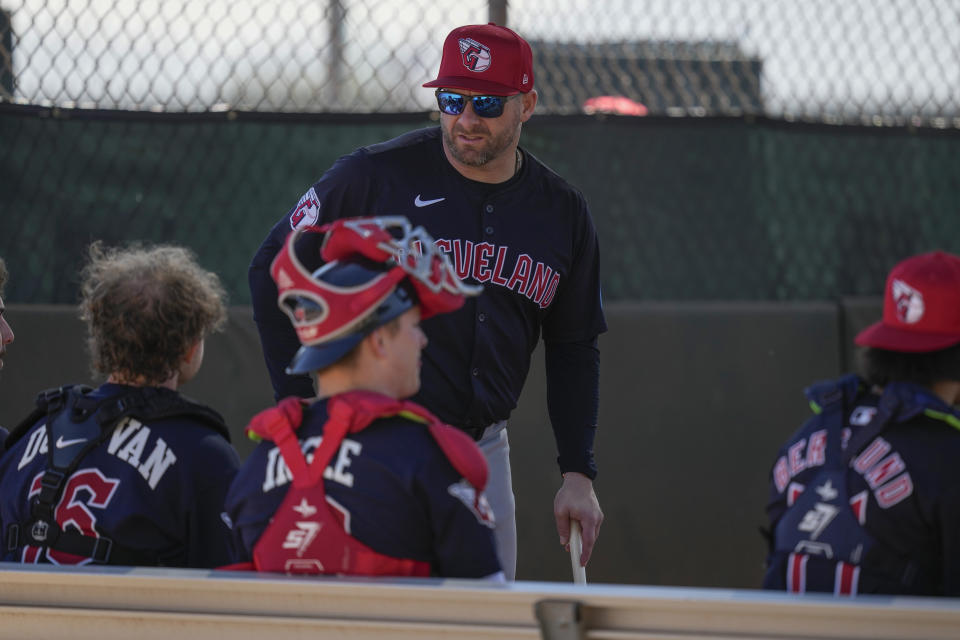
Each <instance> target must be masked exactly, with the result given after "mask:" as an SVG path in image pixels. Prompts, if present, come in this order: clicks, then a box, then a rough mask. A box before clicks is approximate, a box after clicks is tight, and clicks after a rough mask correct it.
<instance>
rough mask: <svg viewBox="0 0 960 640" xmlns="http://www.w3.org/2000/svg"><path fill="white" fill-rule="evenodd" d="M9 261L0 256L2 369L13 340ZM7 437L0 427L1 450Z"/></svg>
mask: <svg viewBox="0 0 960 640" xmlns="http://www.w3.org/2000/svg"><path fill="white" fill-rule="evenodd" d="M7 277H8V274H7V263H6V262H4V261H3V258H0V369H3V356H5V355H6V353H7V345H8V344H10V343H12V342H13V329H11V328H10V324H9V323H8V322H7V318H6V315H5V314H6V311H7V308H6V307H5V306H4V304H3V296H4V295H5V294H4V287H6V286H7ZM6 437H7V430H6V429H4V428H3V427H0V451H3V442H4V440H5V439H6Z"/></svg>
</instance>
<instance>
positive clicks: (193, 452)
mask: <svg viewBox="0 0 960 640" xmlns="http://www.w3.org/2000/svg"><path fill="white" fill-rule="evenodd" d="M130 390H131V387H127V386H125V385H117V384H110V383H107V384H104V385H102V386H101V387H99V388H98V389H95V390H93V391H91V392H90V393H89V394H88V395H87V397H88V398H90V399H94V400H97V399H107V398H112V397H116V396H119V395H121V394H127V393H128V392H129V391H130ZM46 421H47V418H46V417H43V418H41V419H40V420H39V422H37V423H36V424H35V425H34V426H33V427H31V428H30V429H29V430H28V431H27V432H25V433H24V434H23V436H22V437H20V438H19V440H17V441H16V442H15V443H13V446H12V448H11V449H10V450H9V451H7V452H6V453H4V455H3V457H2V458H0V526H2V530H3V531H4V534H5V539H6V535H7V532H8V528H9V527H10V526H11V525H17V524H18V523H19V524H20V526H21V527H22V526H23V523H28V522H29V521H30V519H31V508H30V501H31V497H33V496H36V495H38V491H39V485H40V479H41V478H42V476H43V473H44V470H45V469H46V468H47V448H48V447H50V446H53V447H59V448H63V447H67V446H69V445H70V443H69V442H68V441H67V440H64V439H63V438H62V437H61V438H58V439H57V441H55V442H53V443H50V442H48V438H47V432H46V428H45V425H46ZM239 466H240V460H239V457H238V455H237V453H236V451H235V450H234V449H233V447H232V446H231V445H230V443H229V442H227V440H226V439H225V438H224V436H223V435H221V434H220V433H218V432H217V431H215V430H214V429H213V428H211V427H210V426H209V425H208V424H206V423H204V422H201V421H199V420H195V419H192V418H190V417H187V416H178V417H168V418H161V419H157V420H152V421H149V422H148V423H142V422H141V421H139V420H137V419H136V418H122V419H121V420H120V421H119V422H117V424H116V425H115V426H114V428H113V430H112V433H111V434H110V435H109V436H108V437H107V438H106V439H105V440H104V441H103V442H102V443H100V444H98V445H97V446H96V447H95V448H93V449H92V450H91V451H89V452H88V453H86V454H85V455H83V456H82V458H81V459H80V460H79V463H78V464H77V466H76V470H75V471H74V472H73V473H72V474H71V476H70V477H69V479H67V480H66V482H65V489H64V491H63V495H62V498H61V499H60V500H59V502H58V503H57V507H56V511H55V514H56V522H57V523H59V525H60V526H61V527H63V529H64V530H65V531H70V530H73V531H77V532H78V533H81V534H83V535H84V536H89V537H104V538H107V539H109V540H111V541H112V543H113V544H115V545H116V546H117V547H118V548H119V547H123V548H125V549H126V550H128V551H130V552H132V555H135V556H137V557H142V558H143V560H142V561H141V562H137V564H150V565H158V566H171V567H215V566H220V565H224V564H227V563H229V562H230V560H231V558H232V555H233V554H232V549H231V547H230V544H231V538H230V531H229V529H228V527H227V526H226V524H225V523H224V521H223V519H222V517H221V512H222V505H223V500H224V497H225V495H226V492H227V488H228V487H229V485H230V481H231V480H232V479H233V477H234V475H235V474H236V472H237V469H238V468H239ZM20 539H21V544H18V545H17V548H16V549H14V550H8V549H7V548H6V545H5V546H4V552H3V556H2V557H3V560H5V561H10V562H29V563H35V562H36V563H54V564H89V563H90V562H91V561H92V560H91V558H81V557H77V556H75V555H72V554H68V553H65V552H62V551H56V550H51V549H49V548H47V547H37V546H31V545H27V544H26V541H24V540H23V536H22V535H21V538H20ZM107 563H109V564H121V563H119V562H114V561H112V560H110V559H109V558H108V559H107ZM124 564H125V563H124Z"/></svg>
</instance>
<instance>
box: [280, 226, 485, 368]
mask: <svg viewBox="0 0 960 640" xmlns="http://www.w3.org/2000/svg"><path fill="white" fill-rule="evenodd" d="M311 233H320V234H325V235H324V236H323V244H322V245H321V247H320V258H321V259H322V260H323V261H324V262H325V263H326V264H324V265H323V266H321V267H320V268H319V269H316V270H315V271H313V273H311V272H310V271H309V270H308V269H307V268H306V267H305V266H304V263H305V262H307V261H309V260H310V259H313V260H315V256H311V255H309V249H305V248H304V247H305V246H310V245H309V243H303V242H298V240H300V239H301V238H302V237H303V236H304V235H305V234H311ZM314 246H315V245H314ZM305 252H306V253H305ZM270 275H271V276H272V277H273V280H274V282H276V284H277V294H278V295H277V304H278V305H279V306H280V308H281V309H282V310H283V312H284V313H286V314H287V316H288V317H289V318H290V320H291V322H292V323H293V326H294V329H295V330H296V332H297V338H298V339H299V340H300V344H301V345H302V346H301V347H300V349H299V351H297V353H296V355H295V356H294V357H293V360H292V361H291V363H290V365H289V367H287V373H291V374H293V373H307V372H309V371H317V370H319V369H323V368H325V367H328V366H330V365H331V364H333V363H334V362H336V361H338V360H339V359H340V358H342V357H343V356H345V355H346V354H347V353H348V352H349V351H350V350H351V349H353V347H354V346H356V345H357V344H358V343H359V342H360V341H361V340H363V338H364V337H366V336H367V335H368V334H369V333H370V332H372V331H373V330H374V329H376V328H378V327H381V326H383V325H384V324H386V323H388V322H390V321H391V320H393V319H394V318H396V317H397V316H399V315H401V314H402V313H403V312H405V311H407V310H408V309H410V308H412V307H413V306H414V305H416V304H419V305H420V311H421V318H429V317H430V316H433V315H436V314H438V313H447V312H449V311H454V310H456V309H459V308H460V307H461V306H462V305H463V303H464V300H465V297H466V296H474V295H478V294H479V293H480V291H481V290H482V287H481V286H479V285H467V284H465V283H463V282H462V281H461V280H460V279H459V278H458V277H457V276H456V273H455V272H454V270H453V266H452V265H451V264H450V260H449V258H448V257H447V256H446V255H445V254H443V253H441V252H440V250H439V249H437V247H436V245H435V244H434V241H433V238H432V237H431V236H430V234H428V233H427V232H426V230H425V229H424V228H423V227H415V228H414V227H412V225H411V224H410V221H409V220H407V218H405V217H403V216H389V217H378V218H345V219H342V220H337V221H336V222H333V223H330V224H327V225H324V226H322V227H304V228H303V229H295V230H293V231H292V232H291V233H290V235H289V236H288V237H287V241H286V242H285V243H284V247H283V249H282V250H281V251H280V252H279V253H278V254H277V257H276V258H274V261H273V264H271V266H270Z"/></svg>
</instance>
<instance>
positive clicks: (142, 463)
mask: <svg viewBox="0 0 960 640" xmlns="http://www.w3.org/2000/svg"><path fill="white" fill-rule="evenodd" d="M150 436H151V433H150V427H147V426H145V425H144V424H143V423H142V422H140V421H139V420H137V419H136V418H127V419H126V420H124V421H123V422H121V423H120V424H118V425H117V427H116V428H115V429H114V430H113V435H111V436H110V442H109V444H108V445H107V453H109V454H111V455H115V456H116V457H117V458H118V459H120V460H123V461H124V462H126V463H127V464H129V465H130V466H132V467H133V468H135V469H136V470H137V471H139V472H140V475H141V476H143V479H144V480H146V481H147V484H148V485H149V486H150V488H151V489H156V488H157V484H159V482H160V480H161V478H163V475H164V474H165V473H166V472H167V470H168V469H169V468H170V467H171V466H173V464H174V463H175V462H176V461H177V456H176V454H175V453H174V452H173V451H172V450H171V449H170V447H169V446H168V445H167V443H166V441H164V439H163V438H160V437H157V439H156V441H155V442H154V443H153V447H152V448H151V449H150V452H149V453H148V454H147V457H146V459H145V460H144V459H143V454H144V452H145V451H146V450H147V444H148V442H149V441H150Z"/></svg>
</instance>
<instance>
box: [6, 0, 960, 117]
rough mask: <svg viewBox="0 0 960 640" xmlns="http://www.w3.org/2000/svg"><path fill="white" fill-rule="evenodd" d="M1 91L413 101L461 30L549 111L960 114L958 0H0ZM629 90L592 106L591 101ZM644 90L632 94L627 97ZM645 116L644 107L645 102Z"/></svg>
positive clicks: (318, 107)
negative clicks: (484, 43)
mask: <svg viewBox="0 0 960 640" xmlns="http://www.w3.org/2000/svg"><path fill="white" fill-rule="evenodd" d="M0 8H2V9H3V10H4V11H5V12H6V21H7V24H6V25H3V24H0V73H2V75H0V96H2V99H3V100H7V101H11V100H12V101H15V102H25V103H29V104H43V105H56V106H80V107H92V108H100V109H137V110H144V109H145V110H163V111H207V110H217V109H237V110H252V111H284V112H286V111H296V112H301V111H303V112H353V113H357V112H375V113H383V112H404V111H422V110H427V109H429V108H431V104H430V100H431V94H430V92H428V91H424V90H422V89H421V88H420V84H421V83H422V82H424V81H426V80H428V79H431V78H432V77H433V74H434V73H435V72H436V69H437V67H438V65H439V53H440V43H441V42H442V41H443V38H444V36H445V35H446V33H447V32H448V31H449V30H450V29H451V28H452V27H453V26H457V25H459V24H468V23H478V22H486V21H487V20H488V19H490V18H494V19H498V20H501V21H506V23H507V24H509V26H511V27H513V28H514V29H516V30H517V31H519V32H520V33H521V34H523V35H524V36H525V37H526V38H527V39H528V40H530V41H531V43H532V44H533V45H534V47H535V49H536V67H535V68H536V73H537V76H538V77H537V85H538V87H539V89H540V91H541V94H542V95H541V98H542V100H541V113H579V112H582V111H583V110H585V109H586V110H588V111H589V110H591V109H594V108H601V109H602V108H609V109H618V108H623V105H627V106H628V107H629V108H631V109H632V110H634V112H638V113H644V112H646V113H649V114H651V115H656V114H667V115H689V116H701V115H740V114H744V113H746V114H765V115H768V116H772V117H776V118H800V119H814V120H818V121H827V122H851V121H853V122H858V123H868V124H897V123H908V124H913V125H931V124H932V125H934V126H948V127H958V126H960V108H958V105H960V91H958V90H957V87H958V86H960V2H958V1H957V0H806V1H804V2H795V1H793V0H723V1H717V0H590V1H587V0H510V2H507V0H0ZM604 96H613V97H618V98H624V99H626V100H621V101H620V102H619V103H618V102H612V103H609V101H608V103H609V104H608V105H607V106H606V107H605V106H604V105H603V104H602V101H601V105H600V106H599V107H594V106H593V104H594V103H593V102H590V101H591V99H593V100H594V102H595V101H596V99H597V98H600V97H604ZM627 101H629V102H627ZM637 105H640V106H639V107H638V106H637ZM637 110H638V111H637Z"/></svg>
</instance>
